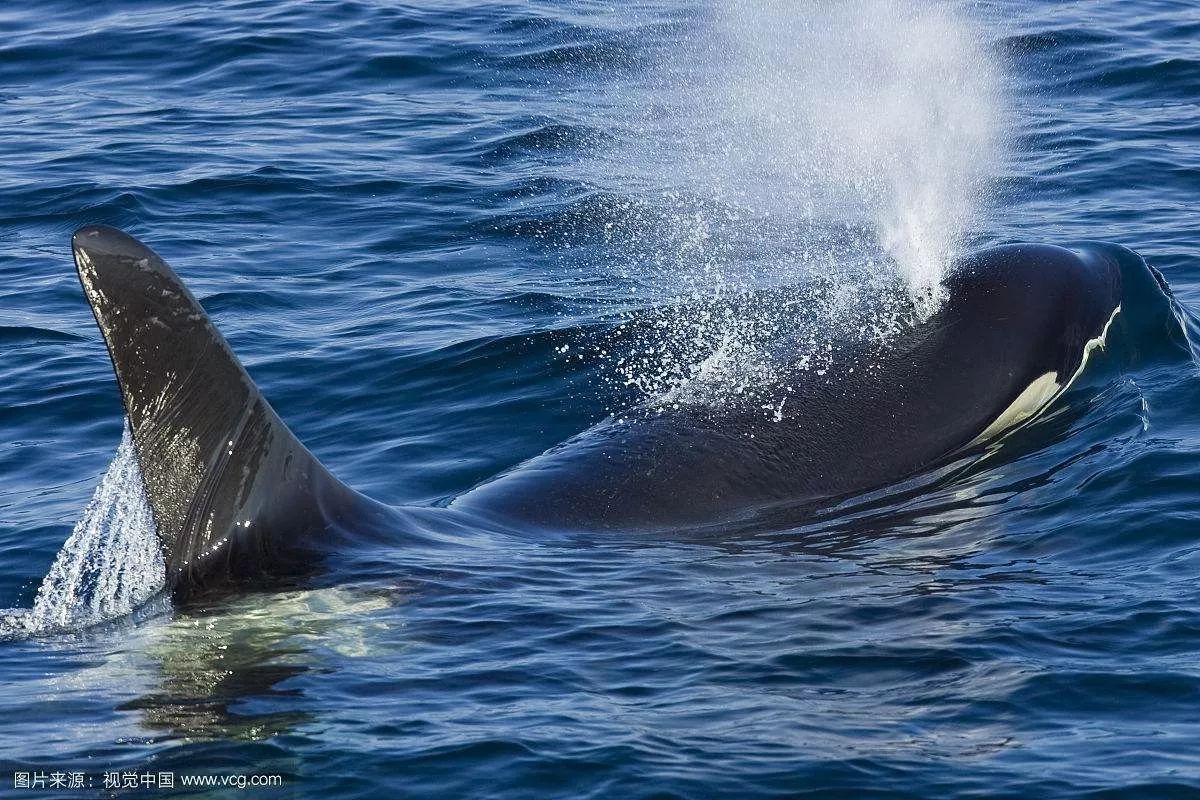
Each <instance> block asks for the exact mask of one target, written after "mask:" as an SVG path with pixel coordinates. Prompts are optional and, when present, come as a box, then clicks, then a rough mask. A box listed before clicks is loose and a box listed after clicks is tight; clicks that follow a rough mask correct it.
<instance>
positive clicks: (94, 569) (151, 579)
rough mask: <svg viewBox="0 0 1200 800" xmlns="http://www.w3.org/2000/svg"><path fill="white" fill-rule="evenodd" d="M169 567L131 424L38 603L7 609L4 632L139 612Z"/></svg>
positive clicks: (61, 627)
mask: <svg viewBox="0 0 1200 800" xmlns="http://www.w3.org/2000/svg"><path fill="white" fill-rule="evenodd" d="M165 578H166V572H165V566H164V564H163V559H162V555H161V551H160V549H159V546H158V535H157V533H156V532H155V528H154V521H153V518H152V516H151V512H150V504H149V502H148V501H147V499H146V493H145V488H144V485H143V483H142V475H141V471H140V469H139V468H138V464H137V457H136V454H135V453H134V448H133V437H132V435H131V434H130V432H129V427H128V425H126V427H125V432H124V434H123V435H122V437H121V444H120V446H119V447H118V448H117V453H116V456H115V457H114V458H113V460H112V463H111V464H109V467H108V471H107V472H105V473H104V477H103V478H101V479H100V485H99V486H97V487H96V492H95V494H94V495H93V496H92V499H91V502H89V503H88V505H87V507H86V508H85V509H84V511H83V514H82V516H81V517H80V518H79V521H78V522H76V523H75V528H74V530H72V532H71V535H70V537H69V538H68V539H67V541H66V543H65V544H64V545H63V547H62V550H60V551H59V553H58V557H57V558H56V559H55V560H54V564H53V565H52V566H51V567H50V572H49V573H48V574H47V575H46V577H45V578H44V579H43V580H42V584H41V586H40V587H39V589H38V593H37V597H36V598H35V599H34V602H33V608H32V609H31V610H28V611H25V612H23V613H22V612H18V611H16V610H8V611H5V612H4V614H3V615H2V616H0V633H7V634H9V635H13V634H24V635H36V634H44V633H55V632H61V631H71V630H79V629H81V628H84V627H87V626H89V625H95V624H97V623H99V622H104V621H106V620H111V619H116V618H119V617H124V616H127V615H129V614H131V613H132V612H133V611H134V610H136V609H138V608H139V607H141V606H142V605H144V604H145V603H146V602H147V601H149V600H150V599H151V598H153V597H154V596H155V595H157V594H158V593H159V591H160V590H161V589H162V587H163V585H164V583H165Z"/></svg>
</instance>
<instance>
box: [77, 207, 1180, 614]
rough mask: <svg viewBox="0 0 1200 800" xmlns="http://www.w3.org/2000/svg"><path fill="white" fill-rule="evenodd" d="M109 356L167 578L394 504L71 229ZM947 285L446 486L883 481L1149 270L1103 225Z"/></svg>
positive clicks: (497, 496) (206, 572)
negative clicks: (854, 355) (745, 401)
mask: <svg viewBox="0 0 1200 800" xmlns="http://www.w3.org/2000/svg"><path fill="white" fill-rule="evenodd" d="M72 250H73V253H74V257H75V263H76V268H77V273H78V276H79V280H80V282H81V284H82V286H83V290H84V293H85V295H86V297H87V299H88V301H89V303H90V305H91V307H92V311H93V314H94V316H95V319H96V322H97V324H98V326H99V328H100V330H101V332H102V334H103V337H104V341H105V343H106V345H107V348H108V352H109V355H110V357H111V359H112V363H113V368H114V371H115V373H116V376H117V382H118V385H119V387H120V391H121V396H122V399H123V402H124V405H125V409H126V414H127V418H128V421H129V425H130V428H131V431H132V434H133V440H134V444H135V450H136V453H137V458H138V462H139V466H140V468H141V473H142V476H143V480H144V483H145V489H146V496H147V498H148V500H149V503H150V506H151V510H152V514H153V517H154V521H155V526H156V528H157V532H158V536H159V539H160V543H161V546H162V550H163V555H164V559H165V561H166V565H167V581H168V588H169V590H170V591H171V592H172V593H173V594H174V596H175V597H176V598H179V599H186V598H187V597H189V596H190V595H192V594H194V593H197V592H203V591H206V590H209V589H220V588H222V587H228V586H236V585H239V584H242V583H245V582H253V581H257V580H261V579H264V578H267V579H270V578H275V577H279V576H284V575H294V574H303V573H304V572H305V571H306V570H308V569H310V568H311V567H312V565H313V564H314V563H316V562H318V561H319V560H320V559H321V557H322V555H323V554H325V553H329V552H332V551H335V550H337V549H338V548H339V547H343V546H350V545H352V544H353V543H355V542H358V541H361V540H362V539H363V537H373V536H387V535H389V532H392V533H395V532H397V530H398V529H399V528H401V527H403V526H404V525H405V523H406V518H405V513H404V510H403V509H394V508H391V507H388V506H384V505H382V504H379V503H376V502H375V501H372V500H370V499H369V498H367V497H365V496H363V495H361V494H359V493H358V492H356V491H354V490H353V489H351V488H349V487H347V486H346V485H345V484H343V483H342V482H341V481H339V480H338V479H337V478H336V477H334V476H333V475H332V474H331V473H330V472H329V471H328V470H327V469H326V468H325V467H324V466H323V465H322V464H321V463H320V461H319V460H318V459H317V458H316V457H315V456H313V454H312V453H311V452H309V451H308V449H307V448H305V446H304V445H303V444H302V443H301V442H300V441H299V440H298V439H297V438H296V437H295V436H294V435H293V434H292V432H291V431H290V430H289V429H288V427H287V425H286V424H285V423H284V422H283V421H282V420H281V419H280V417H279V415H278V414H276V413H275V411H274V410H273V409H272V408H271V406H270V404H269V403H268V402H267V400H266V399H265V398H264V397H263V395H262V393H261V392H260V391H259V390H258V388H257V386H255V384H254V382H253V381H252V380H251V378H250V376H249V375H248V374H247V373H246V371H245V369H244V368H243V367H242V365H241V363H240V362H239V361H238V359H237V357H236V356H235V355H234V353H233V352H232V350H231V349H230V347H229V345H228V344H227V342H226V341H225V339H224V337H223V336H222V335H221V334H220V332H219V331H218V330H217V329H216V327H215V326H214V325H213V323H212V321H211V320H210V319H209V317H208V315H207V314H206V313H205V311H204V309H203V308H202V307H201V305H200V303H199V302H198V301H197V300H196V298H195V297H194V296H193V295H192V294H191V293H190V292H189V291H188V289H187V288H186V287H185V286H184V284H183V282H182V281H181V280H180V279H179V277H178V276H177V275H176V274H175V272H174V271H173V270H172V269H171V268H170V267H169V266H168V265H167V263H166V262H165V261H164V260H163V259H162V258H161V257H160V256H159V255H158V254H157V253H155V252H154V251H153V250H151V249H150V248H149V247H147V246H146V245H144V244H143V243H141V242H140V241H138V240H137V239H135V238H133V237H132V236H130V235H128V234H126V233H124V232H122V231H120V230H118V229H116V228H111V227H108V226H103V225H89V226H86V227H83V228H81V229H79V230H78V231H77V232H76V233H75V235H74V237H73V239H72ZM945 288H946V292H947V299H946V301H945V302H944V303H943V304H942V307H941V309H940V310H939V311H938V312H937V313H935V314H934V315H933V316H932V317H930V318H929V319H927V320H925V321H924V322H922V323H920V324H918V325H916V326H914V327H913V328H912V329H911V330H910V331H908V332H907V333H905V334H904V335H903V336H902V337H901V338H900V339H899V340H898V341H896V342H894V343H893V345H892V346H890V347H888V348H886V349H885V350H883V351H881V352H880V353H877V354H875V356H874V357H873V359H872V361H871V362H870V363H869V364H866V365H860V366H862V367H863V368H860V369H849V368H847V369H833V370H831V371H830V373H829V377H828V378H827V379H824V380H814V379H808V380H800V381H797V385H796V386H795V388H794V392H793V394H791V395H789V398H788V403H787V407H786V409H785V410H781V413H780V414H778V415H776V416H775V417H768V416H766V415H764V414H762V413H761V410H759V409H757V408H755V409H750V408H744V407H740V406H738V405H737V404H736V403H735V404H731V405H729V406H728V407H723V408H720V409H711V408H696V407H688V406H684V407H681V408H679V409H676V410H672V411H669V412H663V411H661V410H655V411H649V410H647V411H646V412H645V413H635V414H632V415H628V416H627V418H625V419H623V420H620V421H618V420H608V421H606V422H603V423H601V424H599V425H597V426H595V427H594V428H592V429H589V430H588V431H585V432H584V433H582V434H580V435H579V436H577V437H575V438H573V439H571V440H569V441H567V442H565V443H563V444H562V445H560V446H558V447H556V448H554V449H552V450H551V451H549V452H547V453H545V454H543V455H542V456H539V457H537V458H535V459H533V460H532V461H530V462H527V463H526V464H524V465H522V466H520V467H518V468H516V469H514V470H512V471H510V472H508V473H506V474H504V475H501V476H498V477H496V478H495V479H493V480H490V481H488V482H486V483H484V484H483V485H481V486H479V487H476V488H475V489H473V490H471V491H469V492H467V493H466V494H464V495H463V496H461V497H459V498H457V499H455V500H454V501H453V502H452V503H451V504H450V507H449V508H447V509H440V510H439V511H441V512H443V513H445V514H451V515H453V514H460V515H469V516H470V517H471V518H472V519H481V520H485V521H489V522H491V523H493V524H496V525H501V526H512V527H521V528H529V527H543V528H547V529H551V528H553V529H573V530H581V531H601V530H613V529H619V530H628V529H636V530H647V531H668V530H678V529H685V528H690V527H703V526H711V525H720V524H726V523H729V522H731V521H736V520H743V519H746V518H749V517H753V516H754V515H756V514H760V513H763V512H764V511H766V510H770V509H773V508H777V507H779V506H780V505H781V504H793V505H794V504H801V505H803V504H805V503H816V502H820V501H822V500H828V499H831V498H836V497H839V496H844V495H846V494H847V493H852V492H855V491H862V490H866V489H870V488H873V487H878V486H883V485H887V484H888V483H890V482H894V481H896V480H899V479H902V478H904V477H906V476H909V475H912V474H914V473H916V472H918V471H920V470H922V469H926V468H928V467H930V466H931V465H934V464H937V463H938V462H939V461H940V460H944V459H946V458H948V457H950V456H952V455H954V454H955V453H959V452H962V451H963V450H964V449H969V448H971V447H974V446H977V445H979V444H981V443H983V442H986V441H989V440H991V439H994V438H995V437H997V436H999V435H1001V434H1003V433H1004V432H1005V431H1007V430H1011V429H1013V428H1014V427H1017V426H1019V425H1021V424H1022V423H1024V422H1025V421H1027V420H1029V419H1031V418H1033V417H1034V416H1036V415H1037V414H1039V413H1040V412H1042V411H1043V410H1044V409H1045V408H1047V407H1048V406H1049V405H1050V404H1051V403H1052V402H1053V400H1054V399H1055V398H1056V397H1058V396H1059V395H1060V394H1061V393H1062V392H1063V391H1065V389H1066V388H1067V387H1068V386H1069V385H1070V384H1071V382H1072V381H1073V380H1074V379H1075V377H1076V376H1078V375H1079V373H1080V372H1081V371H1082V369H1083V367H1084V365H1085V364H1086V362H1087V359H1088V356H1089V353H1090V352H1091V351H1092V350H1093V349H1094V348H1095V347H1097V346H1099V345H1101V344H1103V342H1104V340H1105V336H1106V334H1107V332H1108V331H1109V328H1110V327H1111V326H1112V325H1113V324H1114V322H1115V321H1116V320H1118V319H1119V317H1120V312H1121V303H1122V297H1123V294H1124V293H1126V292H1128V291H1131V290H1132V291H1135V292H1140V293H1143V294H1145V293H1152V292H1153V291H1155V290H1157V291H1160V292H1165V291H1166V289H1165V283H1164V282H1163V281H1162V280H1161V276H1159V275H1157V273H1155V272H1153V270H1152V269H1151V268H1149V267H1148V266H1147V265H1146V263H1145V262H1144V261H1143V260H1142V259H1141V258H1140V257H1139V256H1137V255H1136V254H1135V253H1133V252H1132V251H1130V250H1127V249H1125V248H1122V247H1119V246H1116V245H1099V244H1093V245H1086V246H1081V247H1078V248H1075V249H1066V248H1061V247H1055V246H1049V245H1029V244H1018V245H1008V246H1003V247H996V248H991V249H988V250H984V251H982V252H980V253H977V254H976V255H974V256H972V257H970V258H968V259H966V260H965V261H964V262H962V263H961V264H959V265H958V267H957V268H956V269H955V270H954V271H953V273H952V274H951V276H950V277H949V279H948V280H947V282H946V287H945Z"/></svg>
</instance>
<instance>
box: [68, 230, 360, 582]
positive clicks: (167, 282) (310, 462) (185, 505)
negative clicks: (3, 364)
mask: <svg viewBox="0 0 1200 800" xmlns="http://www.w3.org/2000/svg"><path fill="white" fill-rule="evenodd" d="M72 247H73V250H74V253H75V264H76V267H77V269H78V272H79V279H80V281H81V282H82V284H83V290H84V292H85V294H86V295H87V298H88V302H90V303H91V306H92V311H93V313H94V314H95V316H96V322H97V324H99V326H100V330H101V331H102V333H103V334H104V340H105V343H106V344H107V345H108V352H109V355H111V356H112V362H113V367H114V369H115V370H116V373H117V382H118V384H120V387H121V395H122V398H123V400H124V402H125V410H126V413H127V415H128V418H129V423H130V425H131V427H132V430H133V438H134V443H135V446H136V450H137V455H138V460H139V463H140V466H141V471H142V475H143V478H144V479H145V484H146V492H147V495H148V497H149V500H150V505H151V507H152V509H153V514H154V520H155V523H156V526H157V528H158V535H159V538H160V540H161V542H162V547H163V553H164V556H165V559H166V564H167V575H168V582H169V586H170V588H171V590H172V592H173V593H174V594H175V595H176V596H177V597H180V596H186V595H188V594H191V593H193V592H194V591H196V590H198V589H201V588H206V587H210V586H214V585H220V584H222V583H227V582H229V581H245V580H252V579H256V578H260V577H266V576H279V575H290V574H296V573H297V572H306V571H309V570H310V569H311V566H312V563H313V561H314V558H315V556H317V555H319V553H320V552H322V551H323V550H325V549H327V547H328V546H329V545H330V544H331V542H332V539H333V538H335V537H337V536H338V535H339V534H338V528H339V526H338V525H337V523H338V520H339V519H341V518H343V517H344V516H345V515H347V514H350V513H353V512H354V511H355V510H356V509H358V508H359V507H362V506H371V507H373V508H376V509H377V506H376V504H374V503H373V502H372V501H370V500H367V499H366V498H364V497H362V496H361V495H359V494H357V493H356V492H354V491H353V490H351V489H349V488H347V487H346V486H344V485H343V484H342V483H340V482H339V481H338V480H337V479H336V478H334V477H333V476H332V475H330V474H329V472H328V471H327V470H326V469H325V468H324V467H323V466H322V465H321V463H320V462H319V461H318V460H317V459H316V458H315V457H314V456H313V455H312V454H311V453H310V452H309V451H308V449H307V448H305V447H304V445H303V444H301V443H300V441H299V440H298V439H297V438H296V437H295V436H294V435H293V434H292V432H291V431H290V430H288V428H287V426H286V425H285V424H284V423H283V421H282V420H281V419H280V418H279V416H278V415H277V414H276V413H275V411H274V410H273V409H272V408H271V406H270V404H268V403H267V401H266V400H265V399H264V398H263V396H262V394H261V393H260V392H259V391H258V387H256V386H255V385H254V381H252V380H251V379H250V376H249V375H248V374H247V373H246V370H245V369H244V368H243V367H242V365H241V364H240V363H239V362H238V359H237V357H236V356H235V355H234V354H233V351H232V350H230V348H229V345H228V344H227V343H226V341H225V338H224V337H223V336H222V335H221V334H220V332H218V331H217V329H216V327H215V326H214V325H213V324H212V321H211V320H209V318H208V315H207V314H206V313H205V312H204V309H203V308H202V307H201V306H200V304H199V303H198V302H197V301H196V298H195V297H193V296H192V294H191V292H189V291H188V290H187V288H186V287H185V286H184V285H183V283H182V281H180V280H179V278H178V277H177V276H176V275H175V273H174V272H173V271H172V270H171V268H170V267H169V266H167V264H166V262H164V261H163V259H162V258H160V257H159V256H158V254H157V253H155V252H154V251H153V250H151V249H150V248H148V247H146V246H145V245H144V244H142V243H141V242H139V241H138V240H137V239H134V238H133V237H132V236H129V235H128V234H125V233H123V232H121V231H119V230H117V229H115V228H110V227H107V226H103V225H89V226H87V227H84V228H81V229H80V230H79V231H77V232H76V233H75V236H74V238H73V240H72Z"/></svg>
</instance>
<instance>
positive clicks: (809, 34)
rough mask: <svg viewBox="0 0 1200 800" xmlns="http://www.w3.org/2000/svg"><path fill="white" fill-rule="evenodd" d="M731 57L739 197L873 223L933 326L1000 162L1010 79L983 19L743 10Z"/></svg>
mask: <svg viewBox="0 0 1200 800" xmlns="http://www.w3.org/2000/svg"><path fill="white" fill-rule="evenodd" d="M716 29H717V33H718V35H717V39H718V41H720V42H721V43H722V48H723V49H724V50H725V51H726V52H727V53H728V55H727V56H726V57H724V58H723V59H722V60H721V64H722V66H723V69H724V71H725V72H726V74H727V75H728V80H727V81H726V82H725V89H724V96H723V97H721V98H719V99H718V101H717V102H718V103H728V107H727V109H725V110H727V111H728V112H731V114H732V118H731V119H730V118H727V120H728V121H740V122H741V123H742V124H741V125H739V126H736V127H731V128H729V130H728V133H729V134H730V135H729V137H728V138H727V144H726V148H727V150H728V151H729V152H728V153H727V154H726V155H736V156H737V157H736V158H735V159H734V161H735V163H737V164H738V165H739V172H740V173H741V174H745V175H755V176H758V179H759V183H758V185H754V184H753V183H747V182H741V185H736V184H735V187H736V188H735V190H736V191H737V193H738V194H739V195H740V196H741V197H742V199H743V200H744V201H749V202H751V203H754V202H755V201H756V200H757V199H758V198H759V197H761V196H764V195H769V196H771V197H774V198H776V199H781V200H784V201H785V202H788V203H790V204H791V205H793V207H796V208H801V209H805V210H806V211H807V213H809V214H811V215H812V216H814V217H824V218H826V219H831V220H839V221H843V222H850V223H853V224H863V225H865V226H866V227H868V228H869V229H871V230H872V231H874V233H875V234H876V236H877V237H878V241H879V244H880V245H881V247H882V250H883V251H884V252H885V253H886V254H887V255H888V256H889V257H890V258H891V259H892V260H893V261H894V263H895V266H896V267H897V268H898V270H899V272H900V274H901V276H902V277H903V279H904V280H905V283H906V285H907V287H908V290H909V292H910V294H911V296H912V298H913V300H914V302H915V303H917V305H918V306H919V310H920V312H921V314H922V315H923V316H927V315H929V314H931V313H932V312H933V311H934V310H936V307H937V304H938V302H939V300H940V286H941V281H942V278H943V277H944V275H945V273H946V270H947V267H948V266H949V264H950V263H951V262H952V261H953V260H954V258H955V257H956V256H957V255H958V252H959V248H960V247H961V246H962V244H963V241H964V239H965V237H966V236H967V234H968V232H969V231H970V229H971V228H972V226H973V225H974V224H975V223H976V222H977V220H978V215H979V213H980V212H981V210H982V208H983V205H984V200H985V197H986V190H987V186H988V182H989V180H990V179H991V178H992V176H993V175H994V174H995V173H996V172H997V170H998V166H999V163H1000V157H1001V153H1002V151H1003V147H1002V142H1001V140H1002V137H1001V136H1000V134H999V132H1000V131H1002V130H1003V129H1004V125H1003V123H1002V119H1001V118H1002V103H1001V96H1002V94H1001V80H1000V75H999V71H998V70H997V69H996V68H995V67H994V66H993V64H992V61H993V59H992V58H991V56H990V53H989V52H988V50H987V48H986V45H985V43H984V40H983V37H982V34H981V31H980V30H979V29H978V28H977V27H976V25H975V24H974V23H973V21H972V20H971V19H970V18H969V17H968V16H967V15H966V14H965V13H962V12H961V11H960V10H956V7H955V6H954V5H951V4H946V3H941V4H933V3H930V2H914V1H912V0H808V2H794V1H789V2H773V1H771V0H767V1H765V2H763V1H759V2H754V1H752V0H738V1H736V2H731V3H728V4H726V5H725V6H724V7H723V8H722V9H721V11H720V12H719V13H718V14H717V18H716Z"/></svg>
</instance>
